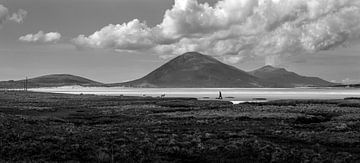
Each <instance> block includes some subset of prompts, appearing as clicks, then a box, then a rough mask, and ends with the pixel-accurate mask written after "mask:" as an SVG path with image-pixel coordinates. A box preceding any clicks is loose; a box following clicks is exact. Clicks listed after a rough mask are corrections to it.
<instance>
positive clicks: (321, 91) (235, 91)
mask: <svg viewBox="0 0 360 163" xmlns="http://www.w3.org/2000/svg"><path fill="white" fill-rule="evenodd" d="M30 90H31V91H39V92H52V93H68V94H95V95H113V96H119V95H124V96H152V97H158V96H161V95H162V94H165V95H166V97H194V98H198V99H200V100H202V99H204V100H209V99H210V100H212V99H216V98H217V97H218V96H219V91H221V93H222V97H223V98H224V99H223V100H227V101H234V102H235V103H241V102H245V101H254V100H259V99H258V98H263V99H260V100H264V99H266V100H277V99H343V98H346V97H360V89H355V88H123V87H81V86H66V87H57V88H36V89H30Z"/></svg>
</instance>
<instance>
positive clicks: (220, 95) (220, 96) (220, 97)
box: [216, 91, 223, 99]
mask: <svg viewBox="0 0 360 163" xmlns="http://www.w3.org/2000/svg"><path fill="white" fill-rule="evenodd" d="M216 99H223V97H222V94H221V91H219V97H218V98H216Z"/></svg>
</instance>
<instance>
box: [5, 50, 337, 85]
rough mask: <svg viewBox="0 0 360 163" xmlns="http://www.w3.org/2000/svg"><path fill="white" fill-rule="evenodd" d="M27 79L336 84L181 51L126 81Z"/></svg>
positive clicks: (44, 80)
mask: <svg viewBox="0 0 360 163" xmlns="http://www.w3.org/2000/svg"><path fill="white" fill-rule="evenodd" d="M27 82H28V87H29V88H33V87H59V86H69V85H81V86H106V87H115V86H124V87H153V88H264V87H267V88H274V87H279V88H291V87H308V86H310V87H325V86H332V85H335V83H331V82H328V81H325V80H323V79H320V78H318V77H307V76H301V75H298V74H296V73H294V72H289V71H287V70H286V69H284V68H276V67H272V66H265V67H262V68H259V69H257V70H254V71H251V72H245V71H243V70H240V69H238V68H236V67H234V66H230V65H227V64H225V63H222V62H220V61H219V60H216V59H215V58H212V57H210V56H207V55H203V54H200V53H197V52H188V53H185V54H183V55H180V56H178V57H176V58H174V59H172V60H171V61H169V62H167V63H165V64H164V65H162V66H161V67H159V68H157V69H156V70H154V71H152V72H151V73H149V74H148V75H146V76H144V77H142V78H140V79H137V80H133V81H129V82H124V83H115V84H104V83H100V82H96V81H93V80H90V79H86V78H83V77H79V76H74V75H67V74H55V75H46V76H41V77H37V78H32V79H29V80H27ZM24 83H25V80H19V81H3V82H0V88H23V87H24Z"/></svg>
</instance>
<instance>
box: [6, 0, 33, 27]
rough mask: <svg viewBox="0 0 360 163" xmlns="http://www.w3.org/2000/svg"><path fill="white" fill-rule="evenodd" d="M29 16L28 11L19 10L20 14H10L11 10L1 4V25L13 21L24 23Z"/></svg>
mask: <svg viewBox="0 0 360 163" xmlns="http://www.w3.org/2000/svg"><path fill="white" fill-rule="evenodd" d="M26 16H27V11H25V10H23V9H19V10H18V12H16V13H13V14H10V13H9V9H8V8H6V7H5V6H3V5H1V4H0V25H2V24H3V23H4V22H5V21H13V22H16V23H22V22H23V21H24V19H25V17H26Z"/></svg>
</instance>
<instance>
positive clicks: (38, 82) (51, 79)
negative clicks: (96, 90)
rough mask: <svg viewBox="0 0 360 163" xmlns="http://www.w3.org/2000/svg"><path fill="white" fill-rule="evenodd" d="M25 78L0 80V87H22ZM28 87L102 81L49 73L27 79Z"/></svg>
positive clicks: (85, 83) (85, 84)
mask: <svg viewBox="0 0 360 163" xmlns="http://www.w3.org/2000/svg"><path fill="white" fill-rule="evenodd" d="M25 82H26V80H25V79H24V80H16V81H14V80H9V81H0V88H9V89H16V88H24V84H25ZM27 85H28V88H38V87H61V86H70V85H80V86H102V85H104V84H103V83H100V82H97V81H93V80H90V79H87V78H84V77H80V76H76V75H70V74H50V75H43V76H39V77H35V78H30V79H27Z"/></svg>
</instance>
